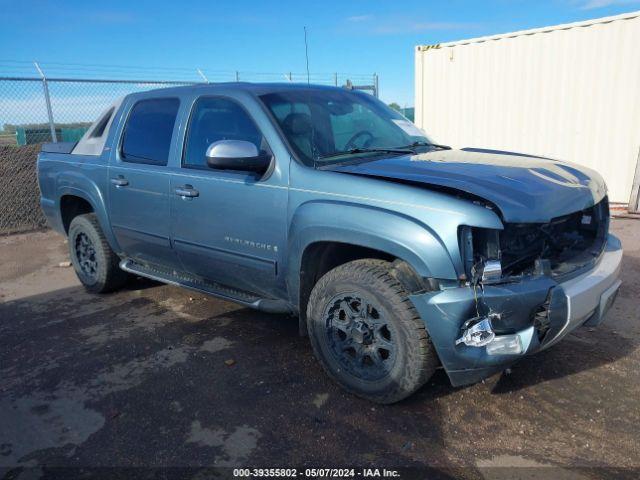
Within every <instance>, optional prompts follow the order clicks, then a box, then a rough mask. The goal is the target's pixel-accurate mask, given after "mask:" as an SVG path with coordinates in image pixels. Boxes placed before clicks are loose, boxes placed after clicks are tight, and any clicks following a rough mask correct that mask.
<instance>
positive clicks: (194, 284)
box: [120, 258, 293, 313]
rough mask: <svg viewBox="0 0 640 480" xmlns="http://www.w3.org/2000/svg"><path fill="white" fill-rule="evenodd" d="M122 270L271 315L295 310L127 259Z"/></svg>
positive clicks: (284, 302) (282, 303) (187, 275)
mask: <svg viewBox="0 0 640 480" xmlns="http://www.w3.org/2000/svg"><path fill="white" fill-rule="evenodd" d="M120 268H121V269H122V270H124V271H125V272H129V273H132V274H134V275H140V276H141V277H146V278H150V279H151V280H156V281H158V282H162V283H168V284H170V285H175V286H177V287H184V288H188V289H190V290H195V291H197V292H200V293H206V294H207V295H212V296H214V297H218V298H221V299H223V300H228V301H230V302H234V303H239V304H241V305H244V306H246V307H250V308H255V309H256V310H261V311H263V312H269V313H293V309H292V308H291V307H290V306H289V304H288V303H287V302H286V301H284V300H277V299H272V298H262V297H259V296H257V295H254V294H251V293H248V292H245V291H242V290H237V289H235V288H231V287H227V286H225V285H221V284H219V283H216V282H210V281H208V280H204V279H201V278H197V277H194V276H193V275H189V274H188V273H185V272H181V271H177V270H173V269H170V268H166V267H161V266H156V265H153V266H151V265H148V264H142V263H139V262H136V261H135V260H132V259H130V258H126V259H124V260H122V261H121V262H120Z"/></svg>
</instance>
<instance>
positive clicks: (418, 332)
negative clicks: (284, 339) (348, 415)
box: [307, 259, 438, 403]
mask: <svg viewBox="0 0 640 480" xmlns="http://www.w3.org/2000/svg"><path fill="white" fill-rule="evenodd" d="M390 269H391V264H390V263H388V262H385V261H382V260H374V259H364V260H355V261H352V262H349V263H346V264H344V265H340V266H338V267H336V268H334V269H333V270H331V271H329V272H328V273H326V274H325V275H324V276H323V277H322V278H321V279H320V280H319V281H318V283H317V284H316V285H315V287H314V288H313V290H312V292H311V296H310V298H309V303H308V305H307V327H308V331H309V337H310V339H311V345H312V346H313V350H314V353H315V355H316V357H317V358H318V359H319V360H320V362H321V363H322V365H323V367H324V369H325V370H326V371H327V373H328V374H329V376H330V377H332V378H333V379H334V380H335V381H336V382H337V383H339V384H340V385H341V386H342V387H343V388H344V389H346V390H348V391H349V392H351V393H354V394H355V395H358V396H360V397H364V398H367V399H369V400H371V401H374V402H378V403H394V402H397V401H400V400H402V399H403V398H406V397H408V396H409V395H411V394H412V393H413V392H415V391H416V390H417V389H418V388H420V387H421V386H422V385H423V384H424V383H425V382H426V381H427V380H428V379H429V377H431V375H432V374H433V372H434V371H435V369H436V366H437V365H438V357H437V354H436V352H435V349H434V347H433V344H432V343H431V340H430V339H429V335H428V334H427V331H426V329H425V326H424V322H423V321H422V320H421V319H420V317H419V316H418V313H417V312H416V310H415V308H414V307H413V305H412V303H411V301H410V300H409V298H408V293H407V292H406V290H405V289H404V288H403V286H402V285H401V284H400V283H399V282H398V281H397V280H396V279H395V278H394V277H393V276H392V275H391V273H390Z"/></svg>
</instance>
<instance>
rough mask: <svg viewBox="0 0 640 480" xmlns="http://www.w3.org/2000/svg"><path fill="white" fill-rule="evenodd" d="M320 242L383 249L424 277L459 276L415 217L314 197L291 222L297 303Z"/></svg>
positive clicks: (291, 284)
mask: <svg viewBox="0 0 640 480" xmlns="http://www.w3.org/2000/svg"><path fill="white" fill-rule="evenodd" d="M317 242H339V243H345V244H351V245H357V246H360V247H366V248H371V249H374V250H379V251H382V252H385V253H388V254H390V255H392V256H394V257H396V258H399V259H401V260H404V261H406V262H407V263H408V264H409V265H411V267H412V268H413V269H414V270H415V271H416V273H417V274H418V275H420V276H422V277H433V278H441V279H451V280H455V279H456V278H457V274H456V271H455V268H454V266H453V261H452V259H451V256H450V255H449V253H448V251H447V249H446V248H445V246H444V244H443V242H442V241H441V240H440V238H438V236H437V235H436V234H435V233H434V232H433V231H432V230H431V229H430V228H429V227H428V226H427V225H425V224H423V223H420V222H419V221H418V220H416V219H415V218H412V217H408V216H406V215H403V214H400V213H398V212H393V211H389V210H385V209H381V208H377V207H373V206H369V205H361V204H346V203H342V202H332V201H313V202H309V203H305V204H303V205H302V206H300V207H299V208H298V209H297V210H296V212H295V213H294V215H293V217H292V219H291V222H290V228H289V255H288V258H289V262H288V268H287V276H286V278H287V286H288V289H289V294H290V296H291V299H292V302H293V304H294V305H297V304H298V303H299V300H300V299H299V296H300V270H301V267H302V258H303V254H304V252H305V250H306V249H307V248H308V247H309V246H310V245H312V244H314V243H317Z"/></svg>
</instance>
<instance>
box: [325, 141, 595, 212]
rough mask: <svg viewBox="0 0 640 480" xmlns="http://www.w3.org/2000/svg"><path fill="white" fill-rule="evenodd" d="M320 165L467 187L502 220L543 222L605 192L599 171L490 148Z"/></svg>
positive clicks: (590, 203)
mask: <svg viewBox="0 0 640 480" xmlns="http://www.w3.org/2000/svg"><path fill="white" fill-rule="evenodd" d="M323 169H324V170H331V171H334V172H344V173H351V174H358V175H367V176H373V177H382V178H386V179H397V180H405V181H410V182H416V183H423V184H425V185H434V186H442V187H447V188H452V189H455V190H459V191H462V192H467V193H470V194H473V195H476V196H478V197H481V198H483V199H485V200H487V201H489V202H491V203H493V204H494V205H495V206H496V207H497V208H498V209H499V210H500V212H501V214H502V217H503V219H504V221H506V222H523V223H528V222H535V223H544V222H548V221H550V220H551V219H552V218H555V217H558V216H561V215H565V214H568V213H572V212H576V211H579V210H583V209H585V208H589V207H591V206H593V205H594V204H596V203H598V202H599V201H600V200H601V199H602V198H603V197H604V196H605V195H606V187H605V184H604V181H603V180H602V177H601V176H600V175H599V174H598V173H596V172H595V171H593V170H591V169H588V168H585V167H583V166H578V165H575V164H571V163H566V162H559V161H556V160H551V159H547V158H542V157H534V156H529V155H522V154H513V153H509V152H497V151H493V150H491V151H486V150H484V151H483V150H473V149H469V150H438V151H433V152H427V153H423V154H418V155H403V156H396V157H392V158H386V159H382V160H374V161H368V162H362V163H358V164H352V165H331V166H327V167H323Z"/></svg>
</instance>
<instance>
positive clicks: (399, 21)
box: [346, 0, 640, 35]
mask: <svg viewBox="0 0 640 480" xmlns="http://www.w3.org/2000/svg"><path fill="white" fill-rule="evenodd" d="M591 1H594V0H591ZM601 1H602V0H601ZM639 1H640V0H639ZM346 21H347V22H348V23H350V24H352V25H350V26H349V31H354V29H355V30H356V31H357V32H358V33H365V34H369V35H398V34H407V33H420V32H428V31H434V30H438V31H442V30H469V29H476V28H477V27H478V24H475V23H466V22H444V21H442V22H441V21H419V20H416V19H415V18H411V17H409V16H406V15H386V16H385V17H384V18H379V17H376V16H374V15H371V14H363V15H354V16H351V17H347V19H346ZM354 24H355V25H354Z"/></svg>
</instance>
